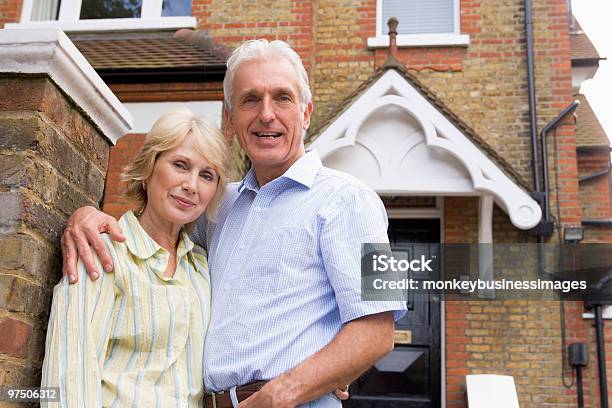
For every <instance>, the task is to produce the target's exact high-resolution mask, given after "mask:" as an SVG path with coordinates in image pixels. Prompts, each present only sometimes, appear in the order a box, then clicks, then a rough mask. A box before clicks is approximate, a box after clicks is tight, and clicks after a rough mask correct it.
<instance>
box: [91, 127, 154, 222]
mask: <svg viewBox="0 0 612 408" xmlns="http://www.w3.org/2000/svg"><path fill="white" fill-rule="evenodd" d="M144 136H145V135H142V134H131V135H126V136H124V137H122V138H121V139H119V141H118V142H117V144H116V145H115V146H113V148H112V149H111V152H110V157H109V160H108V174H107V176H106V187H105V189H104V204H103V206H102V210H103V211H104V212H106V213H107V214H109V215H112V216H113V217H115V218H117V219H119V218H120V217H121V216H122V215H123V213H124V212H126V211H128V210H138V208H137V206H135V205H134V203H131V202H130V201H128V200H127V199H126V198H125V197H124V194H125V183H123V182H121V172H122V171H123V168H124V167H125V166H126V165H127V164H128V163H131V162H132V160H133V159H134V157H136V154H137V153H138V151H139V150H140V148H141V147H142V144H143V143H144Z"/></svg>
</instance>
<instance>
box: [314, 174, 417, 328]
mask: <svg viewBox="0 0 612 408" xmlns="http://www.w3.org/2000/svg"><path fill="white" fill-rule="evenodd" d="M351 187H352V188H350V189H348V190H347V191H345V192H343V193H342V194H341V196H340V198H339V199H338V200H336V201H335V202H334V203H333V204H332V205H330V206H328V207H327V208H326V209H325V210H324V211H323V214H322V224H321V227H320V228H321V235H320V236H321V238H320V246H321V254H322V257H323V262H324V265H325V270H326V273H327V276H328V279H329V281H330V283H331V285H332V287H333V289H334V292H335V295H336V302H337V303H338V308H339V309H340V317H341V319H342V322H343V323H346V322H348V321H350V320H353V319H357V318H359V317H363V316H366V315H371V314H376V313H381V312H386V311H393V312H394V319H395V320H396V321H397V320H399V319H401V318H402V317H403V316H404V314H405V313H406V304H405V303H404V302H399V301H365V300H362V298H361V250H362V245H363V244H365V243H387V244H388V243H389V239H388V236H387V225H388V221H387V214H386V212H385V208H384V206H383V204H382V202H381V200H380V198H379V197H378V195H377V194H376V193H374V191H372V190H370V189H368V188H366V187H362V188H358V187H354V186H351Z"/></svg>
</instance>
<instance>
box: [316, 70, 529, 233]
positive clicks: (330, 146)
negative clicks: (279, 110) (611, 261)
mask: <svg viewBox="0 0 612 408" xmlns="http://www.w3.org/2000/svg"><path fill="white" fill-rule="evenodd" d="M311 147H312V148H315V149H317V151H318V152H319V154H320V155H321V159H322V160H323V162H324V163H325V164H326V165H327V166H329V167H333V168H338V169H340V170H343V171H346V172H348V173H351V174H353V175H355V176H356V177H358V178H360V179H361V180H363V181H364V182H365V183H366V184H368V185H369V186H370V187H372V188H373V189H374V190H375V191H377V192H378V193H379V194H392V195H406V194H420V195H473V196H481V197H483V196H488V195H491V196H493V197H494V198H495V201H496V202H497V203H498V205H500V207H501V208H503V209H504V210H505V211H506V212H507V213H508V215H509V216H510V220H511V221H512V223H513V224H514V225H515V226H516V227H518V228H521V229H529V228H532V227H534V226H535V225H537V223H538V222H539V220H540V218H541V210H540V207H539V205H538V204H537V203H536V202H535V201H534V200H533V199H532V198H531V197H530V196H529V194H527V193H526V192H525V191H524V190H523V189H522V188H521V187H519V186H518V185H517V184H516V183H515V182H514V181H513V180H512V179H510V177H508V176H507V175H506V174H505V173H504V172H503V171H502V170H501V169H500V168H499V167H498V166H497V164H496V163H495V162H493V161H492V160H491V159H490V158H489V157H488V156H487V155H486V154H485V153H484V152H482V151H481V150H480V149H479V148H478V147H477V146H476V145H475V144H474V143H473V142H472V141H471V140H470V139H469V138H468V137H467V136H466V135H464V134H463V133H462V132H461V130H459V129H458V128H457V127H456V126H455V125H454V124H453V123H452V122H451V121H449V120H448V119H447V118H446V117H445V116H444V115H443V114H442V113H441V112H440V111H438V109H437V108H436V107H435V106H434V105H433V104H432V103H431V102H430V101H428V100H427V99H426V98H425V97H424V96H423V95H421V93H420V92H419V91H418V90H417V89H416V88H415V87H414V86H413V85H412V84H410V83H409V82H408V81H407V80H406V79H405V78H404V77H402V76H401V75H400V74H399V73H398V72H396V71H395V70H393V69H390V70H388V71H386V72H385V73H384V74H383V75H382V76H381V77H380V78H379V79H378V80H376V81H375V82H374V83H373V84H372V85H371V86H370V87H369V88H368V89H367V90H366V91H365V92H364V93H363V94H362V95H361V96H360V97H359V98H358V99H356V100H355V101H354V102H353V103H352V104H351V106H350V107H349V108H347V109H346V110H345V111H344V112H343V113H342V114H341V115H340V116H339V117H337V118H336V119H335V121H334V122H333V123H332V124H331V125H330V126H329V127H327V128H326V129H325V130H324V131H323V132H322V133H321V135H319V137H318V138H317V139H316V140H315V141H314V142H313V143H312V144H311Z"/></svg>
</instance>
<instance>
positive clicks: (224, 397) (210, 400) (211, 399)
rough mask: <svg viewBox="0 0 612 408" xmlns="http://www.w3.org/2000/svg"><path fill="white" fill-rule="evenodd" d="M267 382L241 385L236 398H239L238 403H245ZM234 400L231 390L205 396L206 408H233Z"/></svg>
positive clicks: (237, 389)
mask: <svg viewBox="0 0 612 408" xmlns="http://www.w3.org/2000/svg"><path fill="white" fill-rule="evenodd" d="M266 383H267V381H255V382H252V383H248V384H245V385H241V386H240V387H237V388H236V397H238V402H241V401H244V400H245V399H247V398H249V397H250V396H251V395H253V394H255V393H256V392H257V391H259V390H260V389H261V387H263V386H264V385H265V384H266ZM233 407H234V405H233V404H232V398H231V397H230V392H229V390H227V391H223V392H216V393H211V394H206V395H205V396H204V408H233Z"/></svg>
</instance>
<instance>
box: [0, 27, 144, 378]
mask: <svg viewBox="0 0 612 408" xmlns="http://www.w3.org/2000/svg"><path fill="white" fill-rule="evenodd" d="M0 95H2V98H0V386H37V385H38V384H39V383H40V367H41V365H42V359H43V356H44V347H45V336H46V329H47V319H48V313H49V308H50V304H51V296H52V291H53V286H54V285H55V284H56V283H57V282H58V280H59V278H60V275H61V252H60V242H59V240H60V236H61V233H62V231H63V229H64V226H65V223H66V220H67V219H68V216H69V215H70V214H71V213H72V212H73V211H74V210H75V209H76V208H78V207H80V206H83V205H93V206H98V204H99V203H100V201H101V199H102V192H103V190H104V180H105V177H106V169H107V164H108V153H109V149H110V146H111V144H114V143H115V141H116V140H117V138H118V137H120V136H122V135H123V134H124V133H126V132H127V131H128V130H129V128H130V126H131V121H132V118H131V116H130V115H129V113H127V111H126V110H125V108H124V107H123V106H122V105H121V103H120V102H119V100H118V99H117V98H116V97H115V96H114V95H113V93H112V92H111V91H110V90H109V89H108V87H107V86H106V85H105V84H104V82H103V81H102V80H101V79H100V77H99V76H98V75H97V74H96V72H95V71H94V70H93V68H92V67H91V66H90V65H89V63H87V61H86V60H85V58H83V56H82V55H81V54H80V53H79V51H78V50H77V49H76V47H75V46H74V45H73V44H72V43H71V42H70V40H69V39H68V37H66V35H65V34H64V33H63V32H61V31H60V30H56V29H36V30H23V29H15V30H1V31H0Z"/></svg>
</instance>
